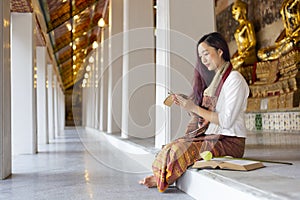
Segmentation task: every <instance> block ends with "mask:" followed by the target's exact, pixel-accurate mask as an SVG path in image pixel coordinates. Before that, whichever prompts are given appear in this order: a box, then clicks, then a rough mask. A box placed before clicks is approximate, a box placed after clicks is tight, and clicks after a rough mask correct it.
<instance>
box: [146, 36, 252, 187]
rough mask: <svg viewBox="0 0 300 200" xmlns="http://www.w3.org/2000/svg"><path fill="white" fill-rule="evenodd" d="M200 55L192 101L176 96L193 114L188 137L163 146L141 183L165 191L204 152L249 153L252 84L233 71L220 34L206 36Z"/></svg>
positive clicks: (235, 155) (238, 155)
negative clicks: (247, 111) (246, 113)
mask: <svg viewBox="0 0 300 200" xmlns="http://www.w3.org/2000/svg"><path fill="white" fill-rule="evenodd" d="M197 51H198V53H197V54H198V64H197V66H196V68H195V72H194V84H193V94H192V95H191V96H190V98H185V97H184V96H183V95H180V94H174V95H173V98H174V101H175V103H176V104H177V105H179V106H180V107H182V108H183V109H185V110H186V111H187V112H189V113H190V115H191V121H190V123H189V124H188V127H187V131H186V134H185V136H184V137H181V138H179V139H177V140H175V141H173V142H171V143H169V144H167V145H165V146H164V147H163V148H162V150H161V151H160V152H159V153H158V154H157V156H156V159H155V160H154V162H153V165H152V169H153V175H152V176H148V177H146V178H144V179H143V180H141V181H140V184H144V185H146V186H147V187H157V188H158V190H159V191H160V192H163V191H165V190H166V189H167V188H168V186H169V185H170V184H173V183H174V182H175V181H176V180H177V179H178V178H179V177H180V176H181V175H182V174H183V173H184V172H185V171H186V169H187V168H188V167H189V166H190V165H192V164H193V163H194V162H195V161H196V160H199V159H201V158H200V153H201V152H203V151H211V152H212V154H213V156H225V155H228V156H233V157H242V156H243V153H244V148H245V137H246V128H245V125H244V111H245V109H246V105H247V97H248V94H249V89H248V85H247V83H246V81H245V80H244V78H243V77H242V75H241V74H240V73H239V72H237V71H233V70H232V65H231V64H230V55H229V49H228V46H227V43H226V41H225V39H224V38H223V37H222V36H221V35H220V34H219V33H217V32H213V33H210V34H207V35H204V36H203V37H202V38H201V39H200V41H199V42H198V44H197ZM207 86H208V87H207ZM200 105H201V106H200Z"/></svg>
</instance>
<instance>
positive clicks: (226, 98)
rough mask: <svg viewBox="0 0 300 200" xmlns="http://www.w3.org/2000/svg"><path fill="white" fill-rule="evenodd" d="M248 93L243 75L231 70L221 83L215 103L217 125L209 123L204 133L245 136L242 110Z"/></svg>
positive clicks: (244, 108)
mask: <svg viewBox="0 0 300 200" xmlns="http://www.w3.org/2000/svg"><path fill="white" fill-rule="evenodd" d="M248 95H249V87H248V84H247V83H246V81H245V79H244V77H243V76H242V75H241V74H240V73H239V72H237V71H232V72H231V73H230V74H229V76H228V77H227V79H226V80H225V82H224V84H223V87H222V89H221V92H220V95H219V98H218V101H217V105H216V112H217V113H218V116H219V125H216V124H213V123H210V124H209V126H208V129H207V130H206V132H205V134H222V135H227V136H237V137H246V126H245V120H244V112H245V110H246V108H247V99H248Z"/></svg>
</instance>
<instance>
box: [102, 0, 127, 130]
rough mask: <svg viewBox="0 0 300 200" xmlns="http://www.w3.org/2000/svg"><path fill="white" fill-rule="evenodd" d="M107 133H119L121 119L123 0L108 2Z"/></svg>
mask: <svg viewBox="0 0 300 200" xmlns="http://www.w3.org/2000/svg"><path fill="white" fill-rule="evenodd" d="M109 5H110V6H109V22H108V24H109V27H108V34H109V36H108V37H109V38H108V40H107V42H108V66H106V67H107V70H108V115H107V116H108V117H107V119H108V123H107V132H109V133H116V132H117V133H120V130H121V118H122V81H121V80H122V65H123V60H122V55H123V34H121V33H122V32H123V0H110V4H109Z"/></svg>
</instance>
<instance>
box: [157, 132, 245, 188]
mask: <svg viewBox="0 0 300 200" xmlns="http://www.w3.org/2000/svg"><path fill="white" fill-rule="evenodd" d="M244 148H245V138H240V137H232V136H223V135H202V136H200V137H197V138H179V139H177V140H175V141H173V142H171V143H169V144H167V145H165V146H164V147H163V149H162V150H161V151H160V152H159V153H158V154H157V156H156V159H155V160H154V162H153V164H152V170H153V174H154V176H155V178H156V182H157V188H158V190H159V191H160V192H164V191H165V190H166V189H167V188H168V186H169V185H171V184H173V183H174V182H175V181H176V180H177V179H178V178H179V177H180V176H181V175H182V174H183V173H184V172H185V171H186V170H187V168H188V167H189V166H191V165H192V164H194V162H195V161H197V160H200V159H201V157H200V153H201V152H203V151H210V152H212V154H213V156H227V155H228V156H232V157H236V158H240V157H242V156H243V154H244Z"/></svg>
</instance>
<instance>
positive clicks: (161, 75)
mask: <svg viewBox="0 0 300 200" xmlns="http://www.w3.org/2000/svg"><path fill="white" fill-rule="evenodd" d="M156 17H157V19H156V22H157V24H156V65H157V67H156V105H157V106H156V117H155V119H156V128H155V129H156V130H155V132H156V137H155V146H156V147H157V148H161V145H164V144H166V143H168V142H170V140H172V139H174V138H176V137H179V136H181V135H182V134H183V133H184V130H185V128H186V124H187V123H188V120H189V118H188V115H187V114H186V112H184V111H182V110H181V109H179V108H178V107H171V109H170V108H168V107H166V106H165V105H163V101H164V99H165V98H166V97H167V95H168V91H169V90H171V91H173V92H179V93H185V94H187V95H189V94H191V92H192V88H191V84H192V79H193V70H194V66H195V63H196V44H197V42H198V40H199V39H200V37H201V36H203V35H204V34H206V33H209V32H212V31H214V30H215V16H214V1H199V0H191V1H189V3H188V5H187V4H186V3H185V2H184V1H182V0H172V1H157V16H156ZM195 19H197V20H196V21H197V22H196V23H187V22H193V21H195ZM171 116H172V117H171Z"/></svg>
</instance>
